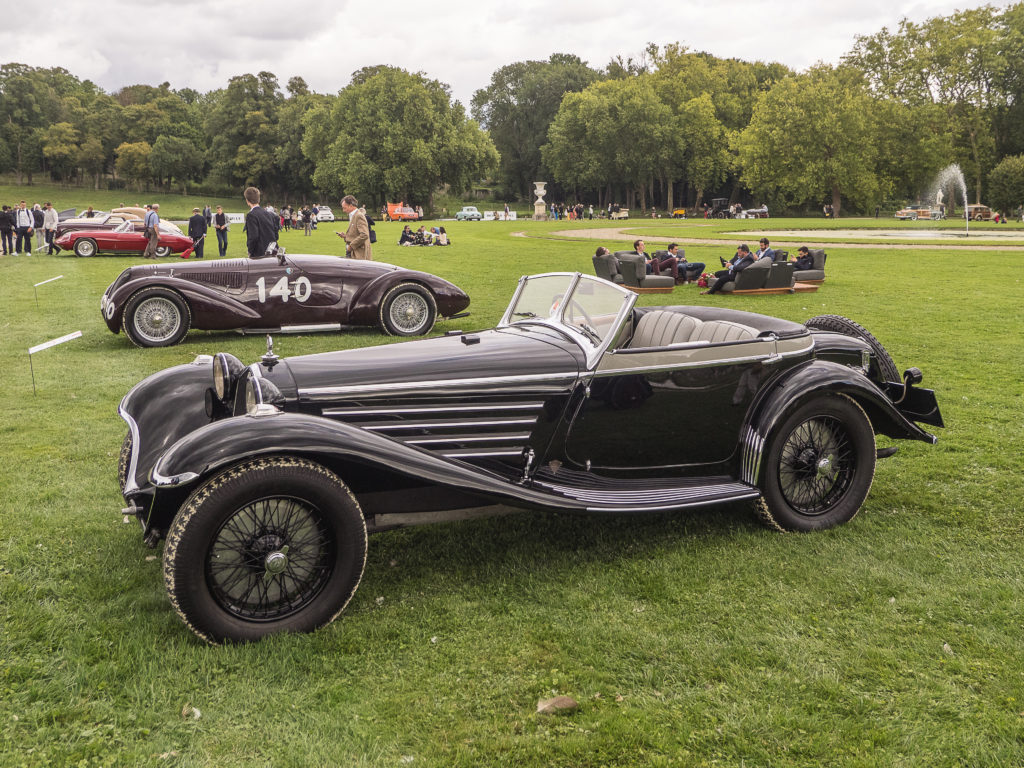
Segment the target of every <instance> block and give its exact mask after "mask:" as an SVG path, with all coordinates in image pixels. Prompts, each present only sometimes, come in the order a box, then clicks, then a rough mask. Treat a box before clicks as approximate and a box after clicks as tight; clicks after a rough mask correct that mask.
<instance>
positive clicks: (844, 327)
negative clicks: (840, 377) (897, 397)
mask: <svg viewBox="0 0 1024 768" xmlns="http://www.w3.org/2000/svg"><path fill="white" fill-rule="evenodd" d="M804 325H805V326H806V327H808V328H815V329H817V330H819V331H830V332H831V333H841V334H843V335H844V336H853V337H854V338H855V339H860V340H861V341H865V342H867V344H868V346H869V347H871V351H872V352H873V353H874V355H875V361H876V362H877V363H878V372H879V374H880V375H881V377H882V380H883V381H896V382H898V381H901V380H902V377H901V376H900V370H899V368H897V367H896V363H894V362H893V361H892V357H891V356H890V355H889V353H888V352H887V351H886V349H885V347H883V346H882V342H880V341H879V340H878V339H876V338H875V337H874V336H873V335H872V334H871V332H870V331H868V329H867V328H865V327H864V326H863V325H861V324H860V323H856V322H854V321H853V320H851V319H850V318H848V317H843V316H842V315H818V316H817V317H812V318H811V319H810V320H808V321H807V322H805V323H804Z"/></svg>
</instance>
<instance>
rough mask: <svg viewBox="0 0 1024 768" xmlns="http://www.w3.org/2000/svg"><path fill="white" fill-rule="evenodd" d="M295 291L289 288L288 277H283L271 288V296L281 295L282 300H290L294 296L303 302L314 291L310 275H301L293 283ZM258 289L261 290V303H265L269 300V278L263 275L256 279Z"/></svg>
mask: <svg viewBox="0 0 1024 768" xmlns="http://www.w3.org/2000/svg"><path fill="white" fill-rule="evenodd" d="M292 287H293V288H294V293H293V292H292V291H291V290H289V286H288V278H287V277H282V278H281V279H280V280H278V281H277V282H276V283H274V286H273V287H272V288H271V289H270V295H271V296H280V297H281V301H288V298H289V297H290V296H294V297H295V300H296V301H298V302H300V303H301V302H303V301H305V300H306V299H308V298H309V294H311V293H312V292H313V286H312V285H310V282H309V278H308V277H300V278H297V279H296V280H295V282H294V283H292ZM256 289H257V290H258V291H259V299H260V304H263V303H264V302H265V301H266V300H267V280H266V278H265V277H261V278H260V279H259V280H257V281H256Z"/></svg>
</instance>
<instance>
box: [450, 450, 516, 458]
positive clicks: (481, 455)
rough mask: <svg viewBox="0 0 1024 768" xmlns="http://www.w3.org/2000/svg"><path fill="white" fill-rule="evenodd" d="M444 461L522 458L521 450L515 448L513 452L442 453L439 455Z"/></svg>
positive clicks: (467, 451)
mask: <svg viewBox="0 0 1024 768" xmlns="http://www.w3.org/2000/svg"><path fill="white" fill-rule="evenodd" d="M441 455H442V456H444V457H445V458H446V459H485V458H493V457H497V456H522V455H523V449H522V448H516V449H513V450H500V449H498V450H491V451H488V450H480V451H474V450H472V449H469V450H465V451H443V452H442V453H441Z"/></svg>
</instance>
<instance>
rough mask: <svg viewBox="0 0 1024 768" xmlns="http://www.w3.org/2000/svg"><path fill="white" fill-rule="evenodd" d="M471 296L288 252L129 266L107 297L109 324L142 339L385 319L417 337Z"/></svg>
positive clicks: (393, 270)
mask: <svg viewBox="0 0 1024 768" xmlns="http://www.w3.org/2000/svg"><path fill="white" fill-rule="evenodd" d="M467 306H469V297H468V296H467V295H466V294H465V293H464V292H463V291H462V290H461V289H459V288H458V287H456V286H455V285H452V284H451V283H449V282H448V281H447V280H442V279H441V278H440V277H436V276H434V275H431V274H427V273H426V272H417V271H415V270H411V269H402V268H401V267H396V266H393V265H391V264H385V263H383V262H379V261H358V260H354V259H340V258H338V257H336V256H313V255H290V254H285V253H284V252H283V251H280V252H279V255H278V256H271V257H267V258H262V259H218V260H216V261H209V262H205V263H203V262H173V263H160V264H145V265H140V266H134V267H131V268H130V269H126V270H125V271H124V272H122V273H121V274H120V276H119V277H118V278H117V279H116V280H115V281H114V282H113V283H111V285H110V287H109V288H107V290H106V292H105V293H104V294H103V298H102V300H101V301H100V309H101V311H102V313H103V319H104V321H105V322H106V324H107V327H108V328H109V329H110V330H111V331H112V332H114V333H119V332H120V331H121V330H124V332H125V334H126V335H127V336H128V338H129V339H130V340H131V341H132V342H134V343H135V344H136V345H138V346H140V347H167V346H171V345H173V344H177V343H178V342H180V341H181V340H182V339H183V338H185V334H186V333H188V330H189V328H190V327H192V328H198V329H202V330H208V331H220V330H242V331H244V332H246V333H266V332H269V331H274V332H278V331H284V332H288V331H293V332H298V331H303V332H309V331H337V330H341V328H342V327H345V326H359V325H379V326H380V327H381V328H382V329H383V330H384V331H385V332H387V333H390V334H393V335H395V336H418V335H422V334H424V333H427V332H429V331H430V329H431V328H433V327H434V322H435V321H436V319H437V318H438V316H441V317H452V316H453V315H458V313H460V312H462V311H463V310H464V309H465V308H466V307H467Z"/></svg>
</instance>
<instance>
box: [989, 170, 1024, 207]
mask: <svg viewBox="0 0 1024 768" xmlns="http://www.w3.org/2000/svg"><path fill="white" fill-rule="evenodd" d="M988 185H989V194H988V199H989V203H991V205H992V207H993V208H995V209H996V210H999V211H1002V212H1003V213H1004V214H1009V215H1010V216H1013V215H1014V212H1015V211H1016V210H1017V209H1018V208H1019V207H1020V206H1022V205H1024V155H1012V156H1011V157H1004V158H1003V159H1002V160H1000V161H999V164H998V165H996V167H995V168H993V169H992V172H991V173H990V174H989V177H988Z"/></svg>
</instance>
